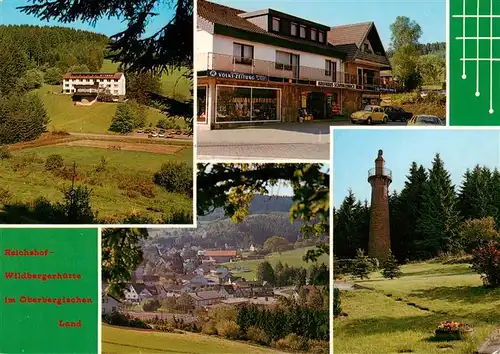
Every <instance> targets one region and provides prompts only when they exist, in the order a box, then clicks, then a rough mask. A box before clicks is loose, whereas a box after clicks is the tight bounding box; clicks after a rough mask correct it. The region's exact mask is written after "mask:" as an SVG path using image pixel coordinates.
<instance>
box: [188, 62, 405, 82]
mask: <svg viewBox="0 0 500 354" xmlns="http://www.w3.org/2000/svg"><path fill="white" fill-rule="evenodd" d="M195 65H196V67H195V70H196V71H198V72H199V71H211V70H219V71H226V72H235V73H243V74H254V75H262V76H267V77H272V78H273V81H278V82H297V81H299V80H300V81H308V82H311V83H312V82H317V81H320V82H322V86H326V87H341V88H351V89H358V90H367V91H393V90H398V89H400V86H399V85H398V84H397V83H395V82H387V80H386V79H385V78H380V77H379V76H366V75H365V76H364V77H363V76H361V75H357V74H352V73H347V72H342V71H329V70H325V69H320V68H312V67H308V66H303V65H300V66H294V65H291V64H282V63H277V62H274V61H267V60H260V59H250V58H241V57H235V56H232V55H225V54H216V53H199V54H198V55H197V57H196V64H195Z"/></svg>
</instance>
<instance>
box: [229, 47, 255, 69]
mask: <svg viewBox="0 0 500 354" xmlns="http://www.w3.org/2000/svg"><path fill="white" fill-rule="evenodd" d="M233 56H234V62H235V63H237V64H246V65H252V62H253V46H251V45H245V44H239V43H234V44H233Z"/></svg>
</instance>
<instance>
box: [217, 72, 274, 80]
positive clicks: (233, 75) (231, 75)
mask: <svg viewBox="0 0 500 354" xmlns="http://www.w3.org/2000/svg"><path fill="white" fill-rule="evenodd" d="M208 76H210V77H217V78H219V79H234V80H246V81H269V78H268V77H267V76H265V75H257V74H245V73H237V72H234V71H220V70H210V71H209V72H208Z"/></svg>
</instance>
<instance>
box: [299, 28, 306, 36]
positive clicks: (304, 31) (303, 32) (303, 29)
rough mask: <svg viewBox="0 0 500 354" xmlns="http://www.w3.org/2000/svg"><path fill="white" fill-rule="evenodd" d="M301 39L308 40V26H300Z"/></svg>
mask: <svg viewBox="0 0 500 354" xmlns="http://www.w3.org/2000/svg"><path fill="white" fill-rule="evenodd" d="M300 38H306V26H300Z"/></svg>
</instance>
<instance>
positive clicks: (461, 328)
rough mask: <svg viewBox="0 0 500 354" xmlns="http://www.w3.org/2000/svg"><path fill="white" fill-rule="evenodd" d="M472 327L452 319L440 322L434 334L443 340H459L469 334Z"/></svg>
mask: <svg viewBox="0 0 500 354" xmlns="http://www.w3.org/2000/svg"><path fill="white" fill-rule="evenodd" d="M472 331H473V328H472V327H471V326H469V325H468V324H465V323H461V322H453V321H444V322H441V323H440V324H439V325H438V327H437V328H436V330H435V331H434V334H435V336H436V338H439V339H443V340H460V339H464V338H465V337H466V336H468V335H470V334H471V333H472Z"/></svg>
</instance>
